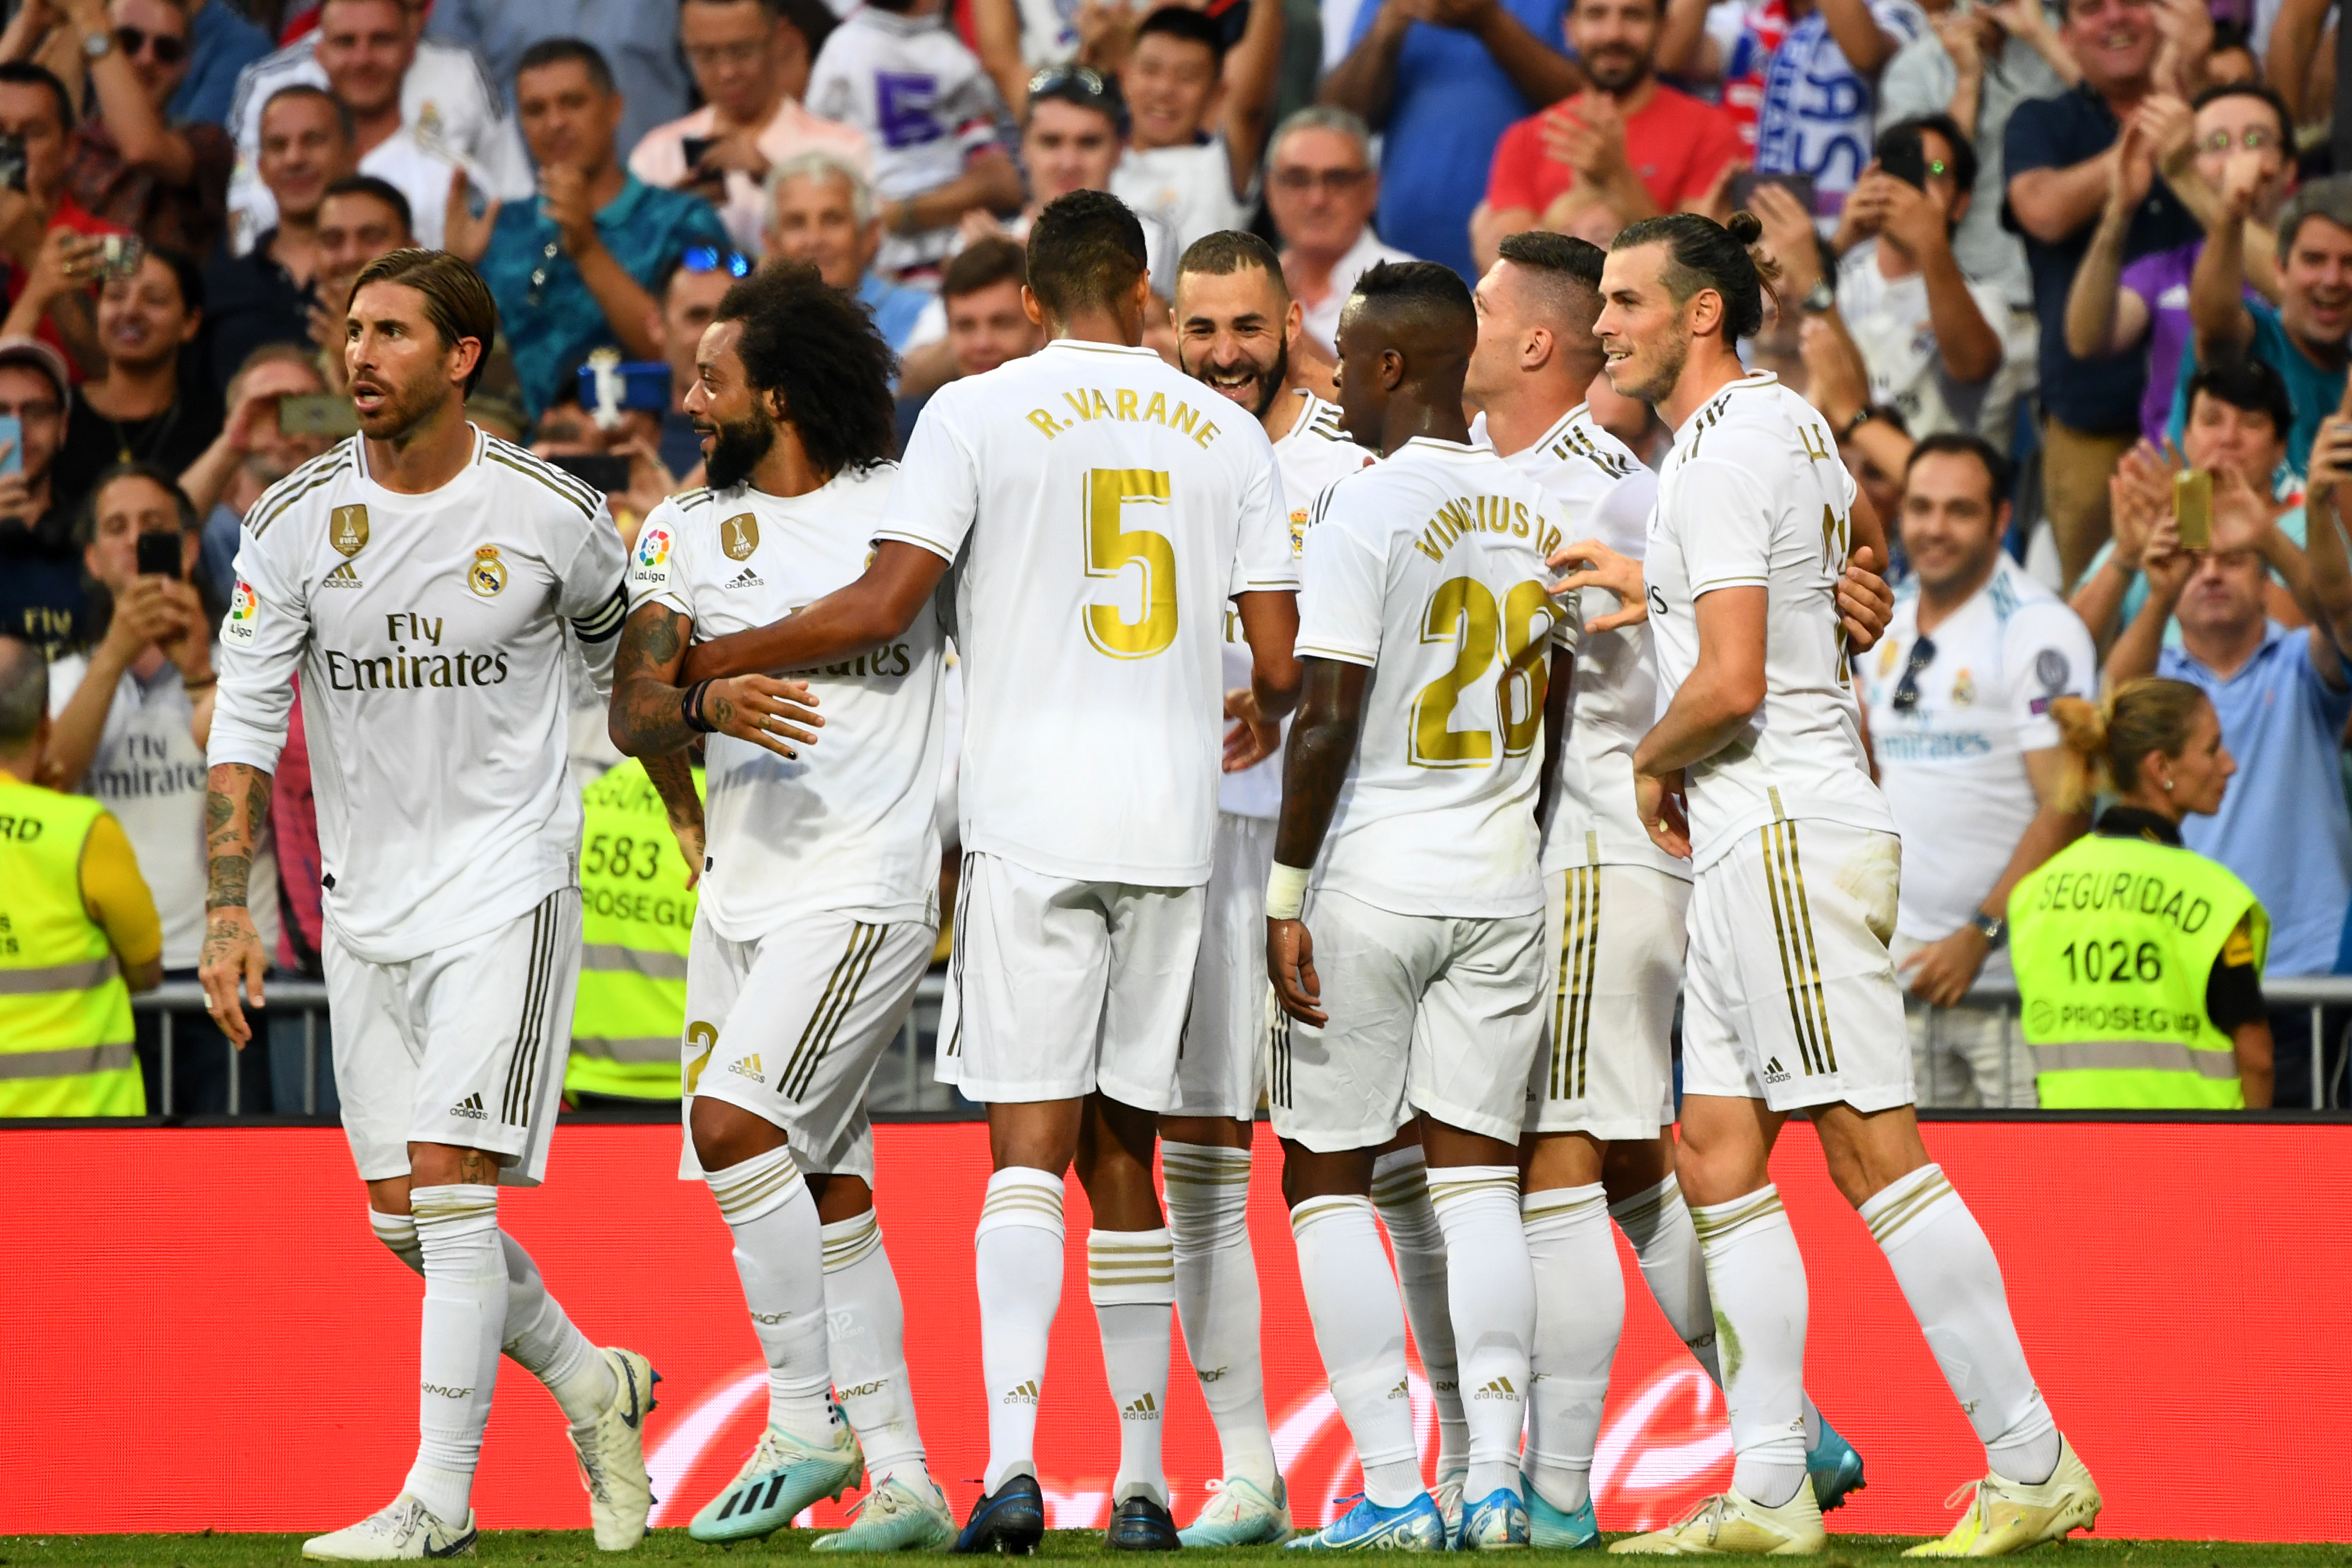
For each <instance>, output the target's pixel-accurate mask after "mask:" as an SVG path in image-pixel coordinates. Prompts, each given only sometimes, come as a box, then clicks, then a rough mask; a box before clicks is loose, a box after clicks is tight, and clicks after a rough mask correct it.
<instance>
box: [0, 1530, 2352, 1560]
mask: <svg viewBox="0 0 2352 1568" xmlns="http://www.w3.org/2000/svg"><path fill="white" fill-rule="evenodd" d="M814 1539H815V1534H814V1532H813V1531H782V1532H780V1533H779V1534H777V1535H775V1536H773V1537H772V1538H771V1539H769V1540H767V1541H764V1542H756V1541H755V1542H747V1543H744V1544H741V1545H738V1546H733V1547H724V1546H704V1545H700V1544H698V1543H697V1542H692V1541H688V1539H687V1538H686V1531H683V1530H660V1531H655V1532H654V1533H653V1534H652V1535H650V1536H648V1537H646V1543H645V1544H644V1545H643V1546H640V1547H639V1548H637V1550H636V1551H635V1552H628V1553H626V1554H623V1555H608V1554H606V1553H604V1552H598V1551H597V1550H596V1547H595V1543H594V1542H593V1541H591V1540H590V1539H589V1536H588V1532H587V1531H554V1530H510V1531H484V1532H483V1535H482V1541H481V1547H480V1552H479V1556H478V1559H477V1560H478V1561H480V1562H483V1563H541V1564H549V1565H555V1564H569V1563H580V1564H588V1563H599V1564H609V1565H611V1568H620V1565H621V1564H624V1563H712V1564H717V1563H721V1562H726V1561H730V1560H732V1561H734V1562H737V1563H746V1564H748V1563H756V1562H758V1561H760V1560H761V1559H763V1558H768V1557H781V1556H795V1555H799V1554H801V1553H804V1552H807V1550H808V1543H809V1542H811V1541H812V1540H814ZM1912 1544H1914V1542H1911V1541H1909V1540H1906V1539H1901V1538H1898V1537H1895V1536H1885V1535H1834V1534H1833V1535H1832V1536H1831V1537H1830V1547H1829V1550H1828V1551H1827V1552H1823V1553H1822V1555H1821V1556H1819V1557H1816V1558H1814V1559H1812V1562H1813V1563H1816V1564H1817V1565H1818V1568H1878V1565H1880V1564H1893V1563H1897V1562H1899V1561H1900V1560H1901V1558H1900V1553H1901V1552H1902V1551H1903V1549H1904V1548H1905V1547H1906V1546H1909V1545H1912ZM301 1552H302V1537H300V1536H299V1535H46V1536H36V1535H6V1536H0V1568H48V1565H49V1564H52V1563H55V1564H58V1568H79V1565H82V1564H105V1565H106V1568H117V1565H120V1568H258V1565H260V1564H264V1563H269V1564H292V1563H299V1561H300V1560H301ZM1038 1555H1039V1556H1040V1557H1058V1558H1107V1557H1109V1556H1112V1555H1114V1554H1113V1553H1111V1552H1107V1551H1105V1550H1104V1548H1103V1544H1102V1537H1101V1536H1100V1535H1098V1534H1097V1533H1096V1532H1095V1531H1090V1530H1061V1531H1054V1532H1053V1533H1051V1534H1049V1535H1048V1536H1047V1537H1046V1538H1045V1546H1044V1548H1043V1549H1042V1550H1041V1551H1040V1552H1038ZM1118 1555H1121V1556H1124V1555H1126V1554H1125V1553H1118ZM1194 1555H1202V1556H1213V1557H1217V1558H1267V1557H1272V1556H1275V1555H1276V1548H1273V1547H1254V1548H1249V1549H1246V1550H1239V1551H1230V1552H1217V1553H1213V1554H1210V1553H1196V1554H1194ZM1538 1557H1540V1558H1543V1559H1547V1560H1549V1561H1552V1562H1557V1563H1562V1564H1563V1565H1564V1564H1566V1563H1570V1562H1576V1563H1594V1562H1595V1561H1596V1559H1595V1556H1594V1555H1593V1554H1587V1553H1573V1554H1571V1553H1569V1552H1540V1553H1535V1552H1531V1553H1529V1554H1528V1556H1527V1557H1524V1558H1518V1559H1517V1561H1519V1562H1522V1563H1532V1562H1533V1561H1534V1560H1535V1559H1537V1558H1538ZM1390 1560H1391V1561H1393V1560H1394V1559H1393V1558H1391V1559H1390ZM832 1561H835V1562H841V1563H848V1562H854V1561H864V1562H868V1563H880V1562H883V1561H885V1560H884V1559H879V1558H866V1559H844V1558H835V1559H833V1560H832ZM908 1561H909V1562H911V1561H913V1560H911V1559H910V1560H908ZM2026 1561H2028V1562H2031V1563H2035V1564H2037V1565H2039V1568H2352V1546H2347V1545H2343V1544H2320V1545H2306V1546H2273V1545H2259V1546H2257V1545H2241V1544H2237V1543H2233V1542H2197V1541H2104V1540H2101V1539H2099V1538H2098V1537H2096V1536H2088V1537H2086V1536H2081V1535H2077V1536H2075V1537H2074V1538H2072V1539H2071V1540H2068V1541H2066V1542H2063V1544H2057V1545H2051V1546H2044V1547H2041V1548H2039V1549H2037V1550H2036V1551H2034V1552H2031V1553H2028V1554H2027V1557H2026Z"/></svg>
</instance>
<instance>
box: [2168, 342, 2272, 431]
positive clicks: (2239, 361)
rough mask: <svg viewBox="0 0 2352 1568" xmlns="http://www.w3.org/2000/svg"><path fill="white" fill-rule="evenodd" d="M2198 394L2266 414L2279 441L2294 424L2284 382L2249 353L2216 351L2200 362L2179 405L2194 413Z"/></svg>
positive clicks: (2253, 412)
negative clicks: (2219, 352)
mask: <svg viewBox="0 0 2352 1568" xmlns="http://www.w3.org/2000/svg"><path fill="white" fill-rule="evenodd" d="M2200 394H2202V395H2205V396H2207V397H2210V398H2215V399H2218V400H2219V401H2221V402H2223V403H2226V404H2228V405H2230V406H2231V407H2232V408H2239V409H2243V410H2244V411H2245V412H2246V413H2248V414H2261V415H2266V416H2269V419H2270V422H2271V433H2272V434H2273V436H2276V437H2278V438H2279V439H2280V440H2282V441H2284V440H2285V439H2286V434H2287V432H2288V431H2289V430H2291V429H2293V428H2294V399H2293V398H2291V397H2289V396H2288V395H2287V390H2286V382H2285V381H2284V379H2283V378H2282V377H2281V376H2280V375H2279V373H2278V372H2277V371H2275V370H2273V369H2272V368H2271V366H2270V364H2269V363H2267V362H2266V361H2263V360H2259V359H2256V358H2254V357H2253V356H2252V354H2244V353H2225V354H2219V355H2216V356H2215V357H2214V358H2213V359H2212V360H2210V361H2209V362H2208V363H2205V364H2202V365H2200V366H2199V367H2198V369H2197V374H2195V375H2192V376H2190V377H2189V395H2188V396H2187V397H2185V398H2183V399H2182V400H2181V405H2180V406H2181V407H2182V408H2183V409H2184V410H2186V411H2187V412H2188V413H2189V414H2191V415H2193V414H2195V413H2196V412H2197V398H2198V395H2200Z"/></svg>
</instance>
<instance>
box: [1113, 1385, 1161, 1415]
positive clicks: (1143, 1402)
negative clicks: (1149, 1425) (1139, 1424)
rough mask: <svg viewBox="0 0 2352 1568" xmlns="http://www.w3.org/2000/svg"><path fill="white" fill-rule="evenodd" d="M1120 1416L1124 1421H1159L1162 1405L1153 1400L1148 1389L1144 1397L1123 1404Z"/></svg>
mask: <svg viewBox="0 0 2352 1568" xmlns="http://www.w3.org/2000/svg"><path fill="white" fill-rule="evenodd" d="M1118 1418H1119V1419H1120V1420H1122V1421H1157V1420H1159V1419H1160V1406H1159V1405H1156V1404H1154V1403H1153V1402H1152V1398H1151V1394H1150V1392H1149V1391H1146V1392H1145V1394H1144V1395H1143V1397H1142V1398H1140V1399H1139V1400H1137V1401H1136V1402H1135V1403H1134V1404H1132V1405H1122V1406H1121V1407H1120V1409H1119V1413H1118Z"/></svg>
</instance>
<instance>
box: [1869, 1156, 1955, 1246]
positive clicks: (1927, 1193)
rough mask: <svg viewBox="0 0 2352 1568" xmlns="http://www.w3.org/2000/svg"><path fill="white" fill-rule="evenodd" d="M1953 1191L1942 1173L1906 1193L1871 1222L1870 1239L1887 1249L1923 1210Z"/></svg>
mask: <svg viewBox="0 0 2352 1568" xmlns="http://www.w3.org/2000/svg"><path fill="white" fill-rule="evenodd" d="M1951 1190H1952V1184H1951V1183H1949V1182H1948V1181H1946V1180H1945V1179H1944V1177H1943V1176H1942V1174H1941V1173H1938V1174H1937V1175H1936V1176H1935V1177H1934V1178H1933V1179H1932V1180H1929V1181H1926V1182H1923V1183H1921V1184H1919V1187H1918V1190H1917V1191H1916V1192H1910V1193H1906V1194H1904V1195H1903V1196H1901V1197H1899V1198H1897V1199H1895V1202H1893V1203H1891V1204H1889V1205H1887V1206H1886V1207H1885V1209H1884V1210H1882V1211H1880V1213H1879V1214H1878V1215H1877V1216H1876V1217H1875V1218H1874V1219H1873V1220H1871V1222H1870V1239H1871V1240H1873V1241H1874V1242H1876V1243H1878V1245H1879V1246H1881V1247H1885V1245H1886V1243H1887V1241H1888V1240H1889V1239H1890V1238H1891V1237H1893V1236H1894V1235H1895V1232H1896V1231H1898V1230H1901V1229H1902V1228H1903V1227H1904V1226H1906V1225H1908V1224H1910V1223H1911V1222H1912V1221H1913V1220H1915V1219H1916V1218H1918V1217H1919V1214H1920V1211H1921V1210H1923V1209H1925V1208H1927V1205H1930V1204H1932V1203H1934V1202H1935V1201H1936V1200H1937V1198H1940V1197H1942V1196H1943V1195H1944V1194H1946V1193H1948V1192H1950V1191H1951Z"/></svg>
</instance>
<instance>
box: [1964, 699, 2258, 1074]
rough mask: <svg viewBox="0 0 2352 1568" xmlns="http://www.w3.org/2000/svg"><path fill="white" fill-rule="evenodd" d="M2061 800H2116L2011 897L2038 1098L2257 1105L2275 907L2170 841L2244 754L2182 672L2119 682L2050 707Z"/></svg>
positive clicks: (2079, 803)
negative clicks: (2059, 753)
mask: <svg viewBox="0 0 2352 1568" xmlns="http://www.w3.org/2000/svg"><path fill="white" fill-rule="evenodd" d="M2050 716H2051V717H2052V718H2053V720H2055V721H2057V724H2058V731H2059V734H2060V736H2061V737H2062V738H2063V741H2064V743H2065V747H2066V752H2067V762H2068V766H2069V776H2068V777H2067V779H2066V782H2065V784H2064V785H2063V797H2064V798H2063V801H2062V804H2063V805H2066V806H2068V807H2069V808H2071V809H2074V810H2084V809H2087V808H2088V807H2089V806H2090V805H2091V803H2092V802H2093V800H2094V799H2095V798H2096V797H2099V796H2105V797H2107V798H2108V799H2109V801H2110V804H2109V805H2108V806H2107V808H2106V810H2105V811H2104V812H2103V813H2101V814H2100V816H2099V819H2098V822H2097V825H2096V826H2095V827H2094V829H2093V830H2092V832H2091V834H2090V836H2089V837H2084V838H2080V839H2077V840H2076V841H2075V842H2074V844H2073V845H2072V846H2070V847H2067V848H2065V849H2063V850H2061V851H2059V852H2058V853H2057V854H2056V855H2054V856H2053V857H2051V858H2050V859H2049V861H2048V862H2047V863H2045V864H2044V865H2043V866H2042V868H2041V869H2040V870H2038V871H2036V872H2034V873H2033V874H2032V876H2029V877H2028V878H2026V879H2024V880H2023V881H2021V882H2020V883H2019V884H2018V886H2017V890H2016V891H2015V892H2013V893H2012V894H2011V895H2010V900H2009V919H2010V933H2011V934H2010V947H2011V952H2012V953H2013V954H2014V957H2015V962H2016V965H2017V984H2018V992H2019V995H2020V999H2021V1012H2022V1015H2023V1025H2024V1031H2025V1040H2026V1044H2027V1045H2028V1046H2029V1047H2032V1051H2033V1055H2034V1062H2035V1065H2036V1068H2037V1069H2038V1070H2037V1072H2036V1074H2035V1083H2036V1085H2037V1087H2038V1088H2039V1089H2040V1092H2041V1096H2042V1106H2043V1108H2044V1109H2046V1110H2116V1109H2165V1108H2182V1109H2203V1110H2240V1109H2244V1108H2248V1107H2251V1108H2253V1109H2255V1110H2261V1109H2264V1108H2266V1107H2268V1106H2269V1104H2270V1103H2271V1087H2272V1083H2271V1077H2272V1075H2271V1026H2270V1020H2269V1016H2268V1014H2267V1013H2266V1012H2265V1011H2264V1010H2263V985H2262V969H2263V956H2264V953H2265V952H2266V950H2267V949H2268V947H2269V945H2270V917H2269V916H2268V915H2267V914H2265V913H2264V912H2263V906H2262V904H2261V902H2260V901H2259V900H2256V899H2255V897H2254V895H2253V893H2252V890H2251V889H2248V888H2247V887H2246V885H2245V883H2243V882H2242V881H2240V880H2239V879H2237V878H2236V877H2235V876H2234V875H2232V874H2231V872H2230V871H2229V870H2228V869H2227V868H2225V867H2223V866H2221V864H2219V863H2218V862H2216V861H2212V860H2209V859H2207V858H2204V857H2203V856H2201V855H2199V854H2197V853H2196V852H2195V851H2193V850H2190V849H2188V848H2185V847H2182V845H2181V842H2180V823H2181V819H2182V818H2183V817H2187V816H2211V815H2213V813H2215V812H2216V811H2219V810H2220V809H2221V797H2222V795H2223V794H2224V793H2225V792H2226V791H2227V789H2228V788H2229V783H2230V776H2231V774H2232V773H2236V772H2237V771H2238V764H2237V762H2236V760H2235V759H2234V758H2232V757H2231V755H2230V751H2229V748H2228V747H2226V746H2224V745H2223V744H2222V743H2221V718H2220V716H2219V715H2217V714H2216V713H2215V712H2214V710H2213V704H2212V703H2211V702H2210V701H2209V700H2207V699H2206V696H2205V694H2204V693H2203V692H2202V691H2200V690H2199V689H2197V688H2196V687H2194V686H2192V685H2190V684H2189V682H2187V681H2185V680H2166V679H2153V678H2151V679H2144V680H2134V681H2129V682H2126V684H2125V685H2123V686H2121V687H2119V688H2117V689H2116V690H2115V692H2114V693H2113V694H2111V695H2110V696H2109V697H2108V698H2107V700H2105V702H2102V703H2100V704H2098V705H2097V706H2095V707H2094V706H2093V705H2092V704H2090V703H2088V702H2085V701H2084V700H2082V699H2081V698H2079V697H2062V698H2059V699H2058V700H2056V701H2054V702H2053V703H2052V704H2051V705H2050Z"/></svg>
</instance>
